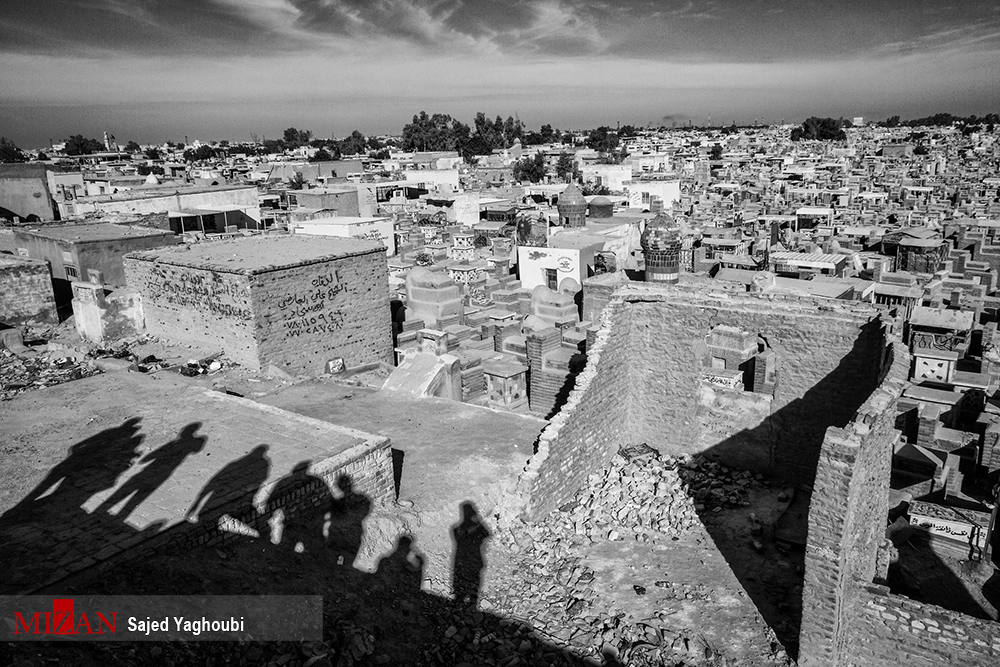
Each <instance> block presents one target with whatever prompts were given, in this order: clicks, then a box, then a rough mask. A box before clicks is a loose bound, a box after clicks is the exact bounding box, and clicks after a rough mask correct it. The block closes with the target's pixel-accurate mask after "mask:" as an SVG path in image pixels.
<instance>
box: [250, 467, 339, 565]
mask: <svg viewBox="0 0 1000 667" xmlns="http://www.w3.org/2000/svg"><path fill="white" fill-rule="evenodd" d="M309 463H310V462H309V461H300V462H299V463H297V464H295V467H294V468H292V471H291V472H290V473H289V474H287V475H285V476H284V477H282V478H281V479H280V480H278V482H277V483H276V484H275V485H274V487H273V488H272V490H271V493H270V495H268V499H267V504H266V512H267V514H268V516H269V517H272V518H273V517H275V515H276V514H277V513H278V512H280V513H281V532H280V535H278V534H276V533H275V531H274V528H273V524H272V541H273V542H276V543H277V544H279V545H283V546H284V547H285V548H286V549H289V550H291V551H294V552H296V553H307V554H320V555H322V554H326V536H325V528H324V526H325V525H326V522H327V520H328V517H329V516H330V512H331V510H332V508H333V504H334V498H333V494H332V493H330V489H329V487H327V485H326V482H325V481H323V479H321V478H319V477H316V476H315V475H312V474H310V473H309ZM303 497H304V498H305V499H306V502H307V503H308V504H307V505H306V506H305V507H298V506H296V505H295V504H294V503H292V502H290V501H291V500H294V499H296V498H303ZM313 508H315V509H316V510H317V511H310V510H311V509H313Z"/></svg>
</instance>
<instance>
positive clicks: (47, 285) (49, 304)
mask: <svg viewBox="0 0 1000 667" xmlns="http://www.w3.org/2000/svg"><path fill="white" fill-rule="evenodd" d="M58 321H59V320H58V318H57V316H56V302H55V297H54V296H53V292H52V278H51V277H50V276H49V267H48V265H47V264H46V263H45V262H43V261H41V260H37V259H28V258H26V257H10V256H7V255H0V323H2V324H9V325H19V324H24V323H26V322H50V323H54V322H58Z"/></svg>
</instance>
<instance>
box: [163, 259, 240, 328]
mask: <svg viewBox="0 0 1000 667" xmlns="http://www.w3.org/2000/svg"><path fill="white" fill-rule="evenodd" d="M148 294H149V295H150V296H151V297H152V299H153V300H154V301H162V302H166V303H168V304H170V305H173V306H178V307H181V308H192V309H197V310H200V311H204V312H208V313H211V314H213V315H217V316H219V317H230V318H234V319H239V320H249V319H251V318H252V313H251V312H250V307H249V294H248V292H247V289H246V287H245V286H244V285H241V284H240V283H238V282H236V281H235V280H234V279H232V278H228V277H227V276H225V275H224V274H219V273H214V272H212V271H198V272H181V271H178V270H176V269H174V268H173V267H168V266H160V265H157V264H154V265H153V266H152V267H151V268H150V277H149V292H148Z"/></svg>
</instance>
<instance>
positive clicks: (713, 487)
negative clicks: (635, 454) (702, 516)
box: [678, 456, 767, 511]
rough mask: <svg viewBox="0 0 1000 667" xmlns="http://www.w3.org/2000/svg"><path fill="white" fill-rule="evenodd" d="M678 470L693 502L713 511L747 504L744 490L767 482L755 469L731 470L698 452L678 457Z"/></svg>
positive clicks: (748, 502) (746, 490)
mask: <svg viewBox="0 0 1000 667" xmlns="http://www.w3.org/2000/svg"><path fill="white" fill-rule="evenodd" d="M678 473H679V474H680V477H681V479H683V480H684V483H685V484H687V487H688V493H690V494H691V496H692V497H693V498H694V499H695V502H696V503H697V504H698V505H701V506H703V508H707V509H711V510H714V511H719V509H721V508H724V507H747V506H749V505H750V500H749V498H748V495H747V494H748V492H749V491H750V490H751V489H752V488H753V487H754V486H761V485H766V484H767V482H765V481H764V478H763V476H762V475H760V474H759V473H758V474H756V475H755V474H754V473H752V472H749V471H746V470H732V469H730V468H727V467H726V466H724V465H721V464H719V463H716V462H715V461H708V460H707V459H705V458H704V457H701V456H695V457H690V458H685V459H681V460H680V461H679V465H678ZM699 509H702V508H699Z"/></svg>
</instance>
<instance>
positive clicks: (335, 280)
mask: <svg viewBox="0 0 1000 667" xmlns="http://www.w3.org/2000/svg"><path fill="white" fill-rule="evenodd" d="M346 289H347V286H346V285H345V284H344V283H343V282H342V281H341V278H340V271H339V270H338V269H334V270H333V271H328V272H327V273H325V274H323V275H321V276H317V277H316V278H313V279H312V280H311V281H310V283H309V289H308V290H307V291H305V292H302V293H298V294H289V295H288V296H286V297H284V298H283V299H280V300H279V301H278V309H279V310H280V311H282V315H283V316H284V318H285V319H284V323H285V331H286V333H287V334H288V336H289V337H290V338H295V337H297V336H305V335H308V334H316V333H332V332H334V331H339V330H341V329H343V328H344V318H345V313H344V311H343V310H341V309H340V308H338V307H336V301H337V296H338V295H340V293H341V292H343V291H344V290H346Z"/></svg>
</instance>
